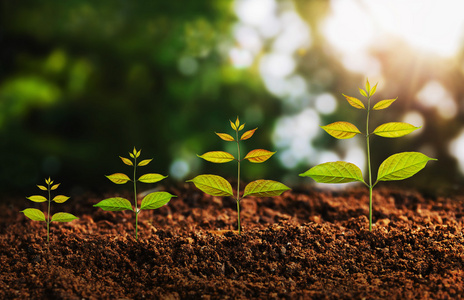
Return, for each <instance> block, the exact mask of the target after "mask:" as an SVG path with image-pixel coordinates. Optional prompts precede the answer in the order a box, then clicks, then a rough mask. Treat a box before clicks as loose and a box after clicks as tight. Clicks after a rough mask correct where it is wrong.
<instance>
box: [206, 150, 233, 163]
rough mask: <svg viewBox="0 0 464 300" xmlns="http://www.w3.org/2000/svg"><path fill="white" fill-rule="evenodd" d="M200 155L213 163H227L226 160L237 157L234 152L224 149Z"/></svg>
mask: <svg viewBox="0 0 464 300" xmlns="http://www.w3.org/2000/svg"><path fill="white" fill-rule="evenodd" d="M198 157H201V158H203V159H204V160H207V161H210V162H213V163H218V164H221V163H226V162H229V161H232V160H234V159H235V157H234V156H233V155H232V154H230V153H228V152H224V151H211V152H206V153H205V154H203V155H198Z"/></svg>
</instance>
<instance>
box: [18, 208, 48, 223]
mask: <svg viewBox="0 0 464 300" xmlns="http://www.w3.org/2000/svg"><path fill="white" fill-rule="evenodd" d="M21 212H22V213H23V214H24V215H25V216H26V217H28V218H29V219H31V220H34V221H45V215H44V213H43V212H41V211H40V210H38V209H35V208H26V209H25V210H22V211H21Z"/></svg>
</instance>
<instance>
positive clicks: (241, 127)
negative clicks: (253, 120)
mask: <svg viewBox="0 0 464 300" xmlns="http://www.w3.org/2000/svg"><path fill="white" fill-rule="evenodd" d="M244 127H245V123H243V124H242V125H240V127H239V128H238V131H240V130H242V129H243V128H244Z"/></svg>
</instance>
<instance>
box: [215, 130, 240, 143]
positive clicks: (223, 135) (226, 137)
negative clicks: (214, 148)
mask: <svg viewBox="0 0 464 300" xmlns="http://www.w3.org/2000/svg"><path fill="white" fill-rule="evenodd" d="M215 133H216V134H217V135H218V136H219V137H220V138H221V139H223V140H224V141H228V142H233V141H235V139H234V138H233V137H232V136H231V135H230V134H227V133H217V132H215Z"/></svg>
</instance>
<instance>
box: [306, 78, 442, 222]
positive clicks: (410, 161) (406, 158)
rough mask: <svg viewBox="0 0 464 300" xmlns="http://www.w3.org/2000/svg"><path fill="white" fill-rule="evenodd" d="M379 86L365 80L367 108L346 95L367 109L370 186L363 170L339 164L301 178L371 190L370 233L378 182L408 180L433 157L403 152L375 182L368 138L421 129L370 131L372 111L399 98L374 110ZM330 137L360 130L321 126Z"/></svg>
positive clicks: (385, 103) (396, 125)
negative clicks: (374, 196) (372, 101)
mask: <svg viewBox="0 0 464 300" xmlns="http://www.w3.org/2000/svg"><path fill="white" fill-rule="evenodd" d="M376 88H377V84H376V85H375V86H373V87H372V88H371V87H370V84H369V80H366V89H365V90H363V89H361V88H360V89H359V92H360V93H361V95H363V96H364V97H366V98H367V108H366V107H365V106H364V104H363V103H362V102H361V101H360V100H359V99H357V98H355V97H350V96H346V95H344V94H343V96H345V98H346V100H347V101H348V103H349V104H350V105H351V106H353V107H355V108H357V109H365V110H367V118H366V133H365V135H366V145H367V165H368V170H369V183H366V182H365V181H364V179H363V175H362V172H361V170H360V169H359V168H358V167H357V166H356V165H354V164H352V163H348V162H344V161H336V162H327V163H323V164H320V165H317V166H315V167H313V168H311V169H309V170H308V171H306V172H305V173H303V174H300V176H304V177H311V178H312V179H314V180H315V181H316V182H321V183H346V182H356V181H360V182H362V183H364V184H365V185H366V186H367V187H368V188H369V230H372V189H373V188H374V186H375V185H376V184H377V183H378V182H379V181H393V180H403V179H406V178H409V177H411V176H413V175H414V174H416V173H417V172H419V171H420V170H422V169H423V168H424V167H425V165H426V164H427V162H428V161H429V160H436V159H435V158H430V157H428V156H426V155H425V154H422V153H420V152H402V153H397V154H393V155H392V156H390V157H388V158H387V159H385V160H384V161H383V162H382V164H381V165H380V167H379V170H378V174H377V180H376V181H375V182H374V183H372V172H371V152H370V148H369V137H370V136H371V135H372V134H375V135H378V136H381V137H386V138H397V137H401V136H404V135H407V134H409V133H411V132H413V131H414V130H416V129H418V128H420V127H414V126H413V125H411V124H408V123H403V122H390V123H385V124H382V125H380V126H378V127H377V128H376V129H374V131H373V132H369V114H370V112H371V111H372V110H382V109H385V108H387V107H389V106H390V105H391V104H392V103H393V102H394V101H395V100H396V99H398V98H395V99H388V100H381V101H379V102H377V103H376V104H375V105H374V106H373V107H372V108H371V97H372V96H373V95H374V93H375V90H376ZM322 129H324V130H325V131H326V132H327V133H328V134H330V135H331V136H333V137H335V138H337V139H349V138H352V137H354V136H355V135H356V134H358V133H361V132H360V131H359V130H358V128H357V127H356V126H355V125H353V124H351V123H349V122H335V123H332V124H329V125H326V126H322Z"/></svg>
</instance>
